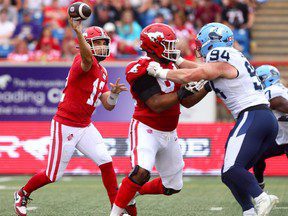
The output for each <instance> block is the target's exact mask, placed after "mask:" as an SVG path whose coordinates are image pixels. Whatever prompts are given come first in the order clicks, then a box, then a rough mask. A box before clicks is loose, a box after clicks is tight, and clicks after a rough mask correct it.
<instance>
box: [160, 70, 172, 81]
mask: <svg viewBox="0 0 288 216" xmlns="http://www.w3.org/2000/svg"><path fill="white" fill-rule="evenodd" d="M169 70H170V69H162V70H161V71H160V72H159V78H161V79H167V78H166V77H167V74H168V72H169Z"/></svg>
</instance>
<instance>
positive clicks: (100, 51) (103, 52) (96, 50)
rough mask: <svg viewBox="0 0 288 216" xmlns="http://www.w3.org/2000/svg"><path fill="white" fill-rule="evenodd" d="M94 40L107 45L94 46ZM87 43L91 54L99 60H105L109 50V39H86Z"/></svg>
mask: <svg viewBox="0 0 288 216" xmlns="http://www.w3.org/2000/svg"><path fill="white" fill-rule="evenodd" d="M96 40H105V41H106V43H107V45H104V44H103V45H94V41H96ZM86 41H87V43H88V44H89V45H90V47H91V50H92V54H93V55H94V56H96V57H100V58H106V57H108V56H109V55H110V49H109V44H110V38H106V37H94V38H91V39H86Z"/></svg>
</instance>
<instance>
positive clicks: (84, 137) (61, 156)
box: [14, 18, 127, 216]
mask: <svg viewBox="0 0 288 216" xmlns="http://www.w3.org/2000/svg"><path fill="white" fill-rule="evenodd" d="M69 22H70V25H71V27H72V28H73V29H74V31H75V32H76V34H77V38H78V41H79V49H80V54H78V55H77V56H76V57H75V58H74V61H73V64H72V67H71V69H70V71H69V75H68V77H67V82H66V86H65V89H64V91H63V95H62V99H61V101H60V103H59V105H58V110H57V113H56V115H55V116H54V118H53V120H52V123H51V143H50V149H49V157H48V165H47V168H46V170H45V171H43V172H40V173H38V174H36V175H34V176H33V177H32V178H31V179H30V180H29V181H28V182H27V183H26V185H24V187H22V188H21V189H20V190H18V191H17V192H15V194H14V199H15V204H14V208H15V211H16V213H17V214H18V215H21V216H25V215H26V214H27V208H26V206H27V200H28V199H29V196H30V194H31V193H32V192H33V191H35V190H37V189H38V188H40V187H43V186H44V185H47V184H49V183H52V182H55V181H57V180H59V179H60V178H61V177H62V175H63V173H64V170H65V169H66V167H67V165H68V163H69V161H70V159H71V157H72V155H73V152H74V150H75V148H77V149H78V150H79V151H80V152H82V153H83V154H84V155H86V156H88V157H89V158H91V159H92V160H93V161H94V162H95V163H96V164H97V165H98V166H99V168H100V170H101V174H102V180H103V183H104V186H105V188H106V190H107V193H108V196H109V199H110V202H111V204H112V203H113V202H114V200H115V197H116V194H117V180H116V175H115V172H114V169H113V165H112V159H111V156H110V155H109V153H108V151H107V149H106V147H105V145H104V142H103V138H102V136H101V135H100V133H99V132H98V130H97V129H96V128H95V127H94V125H93V124H92V123H91V116H92V113H93V112H94V110H95V107H96V104H97V102H98V100H100V101H101V102H102V104H103V106H104V107H105V109H107V110H112V109H113V108H114V107H115V105H116V103H117V98H118V96H119V93H120V92H122V91H126V90H127V89H126V87H125V85H124V84H119V79H118V80H117V82H116V83H115V84H112V83H110V85H111V91H110V90H109V88H108V85H107V80H108V74H107V71H106V69H105V68H104V67H103V66H101V65H100V64H99V63H100V62H101V61H103V60H104V59H105V58H106V57H107V56H109V43H110V38H109V37H108V35H107V33H106V32H104V30H103V29H102V28H100V27H97V26H92V27H89V28H87V29H86V31H85V32H84V33H83V34H82V28H81V24H80V22H77V21H73V20H72V19H71V18H70V19H69Z"/></svg>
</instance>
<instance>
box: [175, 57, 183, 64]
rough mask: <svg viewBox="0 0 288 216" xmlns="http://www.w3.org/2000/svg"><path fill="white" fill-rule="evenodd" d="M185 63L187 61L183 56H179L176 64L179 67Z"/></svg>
mask: <svg viewBox="0 0 288 216" xmlns="http://www.w3.org/2000/svg"><path fill="white" fill-rule="evenodd" d="M184 61H185V59H184V58H182V57H181V56H179V58H178V59H177V60H176V62H175V64H176V65H178V66H179V65H181V64H182V63H183V62H184Z"/></svg>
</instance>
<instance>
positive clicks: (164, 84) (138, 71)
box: [126, 57, 181, 131]
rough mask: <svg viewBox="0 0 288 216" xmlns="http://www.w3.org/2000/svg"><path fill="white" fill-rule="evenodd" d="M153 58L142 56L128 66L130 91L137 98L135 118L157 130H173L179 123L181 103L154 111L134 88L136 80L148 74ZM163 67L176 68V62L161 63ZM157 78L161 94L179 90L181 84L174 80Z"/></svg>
mask: <svg viewBox="0 0 288 216" xmlns="http://www.w3.org/2000/svg"><path fill="white" fill-rule="evenodd" d="M151 61H153V59H151V58H148V57H142V58H140V59H139V60H138V61H134V62H131V63H129V64H128V66H127V68H126V79H127V81H128V83H129V84H130V91H131V94H132V96H133V98H134V99H135V100H136V106H135V110H134V114H133V118H135V119H137V120H139V121H140V122H142V123H143V124H146V125H148V126H150V127H152V128H154V129H156V130H160V131H173V130H174V129H175V128H176V127H177V124H178V120H179V115H180V103H177V104H175V105H174V106H172V107H170V108H169V109H167V110H165V111H163V112H161V113H156V112H154V111H152V110H151V109H150V108H149V107H148V106H147V105H146V104H145V102H144V101H143V100H141V99H140V97H139V95H138V94H137V93H136V92H135V91H134V90H133V85H136V83H137V82H136V83H135V81H136V80H137V79H139V78H140V77H142V76H147V67H148V65H149V63H150V62H151ZM161 66H162V67H163V68H166V69H175V68H176V67H175V65H174V63H172V62H171V63H170V64H168V65H167V64H161ZM153 79H156V80H157V82H155V83H156V84H157V85H159V86H160V89H161V92H160V93H161V94H169V93H172V92H176V91H178V90H179V88H180V87H181V85H179V84H176V83H174V82H171V81H168V80H163V79H160V78H153Z"/></svg>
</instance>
